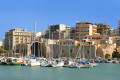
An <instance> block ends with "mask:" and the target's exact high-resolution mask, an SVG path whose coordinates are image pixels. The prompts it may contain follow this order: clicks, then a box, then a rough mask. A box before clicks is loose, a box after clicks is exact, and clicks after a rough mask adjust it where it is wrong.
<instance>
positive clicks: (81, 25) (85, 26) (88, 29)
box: [75, 21, 99, 40]
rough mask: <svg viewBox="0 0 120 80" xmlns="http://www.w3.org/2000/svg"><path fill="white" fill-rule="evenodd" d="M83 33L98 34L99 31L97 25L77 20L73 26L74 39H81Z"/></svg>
mask: <svg viewBox="0 0 120 80" xmlns="http://www.w3.org/2000/svg"><path fill="white" fill-rule="evenodd" d="M85 35H99V33H97V26H96V25H94V24H92V23H89V22H86V21H82V22H77V23H76V27H75V39H76V40H79V39H82V38H83V36H85Z"/></svg>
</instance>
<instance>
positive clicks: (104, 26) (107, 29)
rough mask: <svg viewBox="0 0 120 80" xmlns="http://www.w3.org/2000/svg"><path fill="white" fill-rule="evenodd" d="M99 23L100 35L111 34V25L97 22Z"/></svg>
mask: <svg viewBox="0 0 120 80" xmlns="http://www.w3.org/2000/svg"><path fill="white" fill-rule="evenodd" d="M95 25H97V33H100V35H110V26H109V25H107V24H106V23H100V24H95Z"/></svg>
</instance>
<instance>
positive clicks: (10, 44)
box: [5, 29, 31, 50]
mask: <svg viewBox="0 0 120 80" xmlns="http://www.w3.org/2000/svg"><path fill="white" fill-rule="evenodd" d="M23 43H31V32H28V31H27V29H11V30H9V32H6V33H5V49H6V50H15V48H16V45H17V44H23Z"/></svg>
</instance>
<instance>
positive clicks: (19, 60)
mask: <svg viewBox="0 0 120 80" xmlns="http://www.w3.org/2000/svg"><path fill="white" fill-rule="evenodd" d="M22 63H24V61H23V59H22V58H11V62H10V65H21V64H22Z"/></svg>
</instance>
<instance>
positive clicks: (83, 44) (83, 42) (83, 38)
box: [83, 38, 85, 59]
mask: <svg viewBox="0 0 120 80" xmlns="http://www.w3.org/2000/svg"><path fill="white" fill-rule="evenodd" d="M84 57H85V53H84V38H83V59H84Z"/></svg>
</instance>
